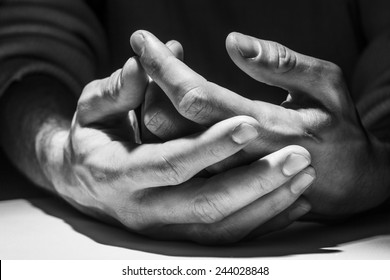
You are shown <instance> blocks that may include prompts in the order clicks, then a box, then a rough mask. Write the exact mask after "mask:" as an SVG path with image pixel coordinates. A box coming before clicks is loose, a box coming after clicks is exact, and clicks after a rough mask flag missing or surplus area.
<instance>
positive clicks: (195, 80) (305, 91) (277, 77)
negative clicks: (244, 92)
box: [131, 31, 389, 216]
mask: <svg viewBox="0 0 390 280" xmlns="http://www.w3.org/2000/svg"><path fill="white" fill-rule="evenodd" d="M131 44H132V47H133V49H134V51H135V52H136V53H137V54H138V55H139V57H140V61H141V64H142V65H143V67H144V69H145V70H146V72H147V73H148V74H149V75H150V76H151V78H152V79H153V80H154V81H155V82H156V83H157V84H158V86H160V87H161V89H162V90H163V91H164V92H165V93H166V95H167V96H168V97H169V100H170V102H171V103H172V104H173V106H174V108H173V106H172V105H171V103H170V102H169V100H167V99H166V98H165V97H164V95H163V94H161V92H159V91H158V90H155V91H154V92H149V93H148V94H147V96H146V97H147V99H146V101H145V104H146V107H145V120H144V121H145V125H146V126H147V128H148V129H149V130H150V131H151V132H152V133H154V134H155V135H157V136H159V137H160V138H162V139H164V140H166V139H170V138H171V137H174V136H176V135H178V134H179V133H180V131H183V130H184V129H185V131H187V132H191V133H193V132H195V131H199V130H201V129H205V127H208V126H209V125H212V124H214V123H216V122H218V121H221V120H223V119H226V118H230V117H233V116H236V115H248V116H251V117H253V118H255V119H256V120H257V121H258V122H259V123H260V127H261V129H260V131H259V133H260V136H259V137H258V138H257V140H256V141H254V142H252V143H251V144H250V145H248V146H247V147H245V148H244V149H243V150H242V151H241V152H239V153H237V154H235V155H234V156H233V157H230V158H229V159H228V160H225V161H224V162H223V163H218V164H217V165H214V166H212V167H211V168H210V167H209V168H208V170H211V171H216V172H220V171H221V170H226V169H228V168H231V167H232V166H237V165H239V164H242V163H244V162H248V161H250V160H253V159H254V158H256V157H258V156H263V155H265V154H268V153H270V152H273V151H276V150H278V149H280V148H281V147H284V146H286V145H291V144H297V145H301V146H303V147H305V148H307V149H308V150H309V151H310V153H311V154H312V156H313V166H314V168H315V169H316V171H317V180H316V182H315V184H314V185H313V187H312V188H310V190H308V191H307V192H306V193H305V195H306V196H307V198H308V199H309V201H310V203H311V204H312V208H313V212H314V213H317V214H324V215H330V216H340V215H343V214H351V213H355V212H359V211H363V210H365V209H369V208H371V207H374V206H377V205H379V204H380V203H382V202H383V201H384V200H385V199H386V198H387V197H388V196H389V188H388V182H389V178H388V177H389V176H388V174H387V173H388V172H387V170H386V168H387V166H389V164H388V159H387V154H388V151H387V148H385V147H384V146H382V145H381V144H380V143H379V142H378V141H376V140H375V139H374V138H373V137H372V136H371V135H370V134H369V133H368V132H367V131H366V130H365V129H364V127H363V126H362V125H361V122H360V119H359V116H358V114H357V112H356V109H355V106H354V104H353V102H352V100H351V97H350V95H349V93H348V89H347V86H346V84H345V82H344V79H343V77H342V73H341V70H340V68H339V67H337V66H336V65H334V64H332V63H330V62H327V61H323V60H319V59H316V58H312V57H308V56H305V55H302V54H299V53H296V52H294V51H292V50H290V49H288V48H286V47H284V46H282V45H280V44H278V43H275V42H270V41H264V40H259V39H256V38H253V37H249V36H245V35H242V34H238V33H232V34H230V35H229V36H228V38H227V41H226V47H227V50H228V53H229V55H230V57H231V58H232V59H233V61H234V62H235V63H236V64H237V65H238V66H239V67H240V68H241V69H242V70H243V71H244V72H246V73H247V74H248V75H250V76H251V77H253V78H254V79H256V80H258V81H260V82H264V83H267V84H269V85H273V86H278V87H281V88H283V89H285V90H287V91H288V92H289V95H288V97H287V99H286V101H285V102H284V103H283V104H282V105H281V106H276V105H272V104H268V103H265V102H261V101H252V100H248V99H246V98H243V97H241V96H240V95H238V94H236V93H234V92H231V91H229V90H227V89H225V88H223V87H220V86H218V85H216V84H213V83H211V82H208V81H207V80H206V79H205V78H203V77H202V76H200V75H199V74H197V73H195V72H194V71H193V70H191V69H190V68H189V67H187V66H186V65H185V64H184V63H182V62H181V61H179V60H178V59H176V58H174V57H173V56H172V55H171V54H170V53H169V52H167V50H166V48H165V47H164V45H162V44H161V42H159V41H158V39H157V38H155V37H154V36H153V35H152V34H150V33H148V32H146V31H139V32H136V33H134V34H133V35H132V37H131ZM155 88H156V87H155ZM157 104H158V106H157ZM200 125H201V126H200ZM202 126H203V128H202ZM180 135H181V134H180Z"/></svg>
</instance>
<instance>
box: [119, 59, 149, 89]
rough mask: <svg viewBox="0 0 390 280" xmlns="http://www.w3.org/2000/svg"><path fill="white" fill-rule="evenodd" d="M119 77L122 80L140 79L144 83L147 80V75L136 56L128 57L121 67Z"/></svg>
mask: <svg viewBox="0 0 390 280" xmlns="http://www.w3.org/2000/svg"><path fill="white" fill-rule="evenodd" d="M121 79H122V81H123V82H126V81H128V80H129V79H130V80H133V79H134V80H136V81H141V82H144V83H145V84H146V82H147V81H148V76H147V75H146V72H145V70H144V68H143V67H142V65H141V63H140V62H139V59H138V57H130V58H129V59H128V60H127V61H126V63H125V64H124V65H123V68H122V76H121Z"/></svg>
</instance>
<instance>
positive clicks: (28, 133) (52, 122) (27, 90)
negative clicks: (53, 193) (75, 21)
mask: <svg viewBox="0 0 390 280" xmlns="http://www.w3.org/2000/svg"><path fill="white" fill-rule="evenodd" d="M67 91H68V90H67V89H66V87H65V86H63V85H62V84H61V83H59V82H57V81H56V80H55V79H53V78H51V77H48V76H42V75H39V76H38V75H34V76H29V77H26V78H25V79H23V80H22V81H21V82H18V83H14V84H13V85H11V86H10V87H9V89H8V90H7V91H6V93H5V96H3V97H2V98H1V99H0V114H1V115H0V129H1V134H0V138H1V139H0V140H1V146H2V148H3V149H4V151H5V152H6V154H7V155H8V157H9V158H10V160H11V161H12V162H13V164H14V165H15V166H16V167H17V168H18V169H19V170H21V171H22V172H23V173H24V174H25V175H26V176H27V177H28V178H29V179H30V180H31V181H33V182H34V183H35V184H37V185H39V186H42V187H44V188H46V189H48V190H54V186H53V182H52V178H49V177H50V176H49V174H48V171H49V168H55V165H54V166H49V165H53V163H55V162H56V161H59V160H61V158H62V155H61V153H62V149H60V148H59V147H53V145H56V143H59V142H60V139H58V138H59V137H65V136H66V134H67V132H68V130H69V127H70V123H71V118H72V115H73V112H74V110H75V104H76V98H75V97H74V95H73V94H71V93H69V92H67ZM53 137H56V138H57V139H56V141H53ZM58 164H59V163H58Z"/></svg>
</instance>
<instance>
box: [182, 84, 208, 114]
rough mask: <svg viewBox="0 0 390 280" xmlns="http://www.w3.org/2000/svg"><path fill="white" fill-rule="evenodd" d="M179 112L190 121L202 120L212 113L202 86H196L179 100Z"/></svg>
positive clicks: (205, 91)
mask: <svg viewBox="0 0 390 280" xmlns="http://www.w3.org/2000/svg"><path fill="white" fill-rule="evenodd" d="M178 107H179V108H178V110H179V112H180V113H181V114H182V115H183V116H184V117H186V118H187V119H191V120H203V119H205V118H206V117H207V116H209V115H210V114H211V112H212V109H213V108H212V106H211V104H210V102H209V100H208V94H207V90H206V89H205V88H204V87H203V86H196V87H194V88H192V89H190V90H188V91H187V92H186V93H185V94H184V96H183V98H182V99H181V100H180V103H179V106H178Z"/></svg>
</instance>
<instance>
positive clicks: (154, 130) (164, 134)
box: [142, 40, 204, 142]
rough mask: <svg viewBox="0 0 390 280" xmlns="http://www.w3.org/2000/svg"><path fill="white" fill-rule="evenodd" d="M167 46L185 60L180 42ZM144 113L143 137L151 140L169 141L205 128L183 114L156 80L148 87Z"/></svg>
mask: <svg viewBox="0 0 390 280" xmlns="http://www.w3.org/2000/svg"><path fill="white" fill-rule="evenodd" d="M166 46H167V47H168V48H169V49H170V51H171V52H172V53H173V54H174V55H175V57H177V58H178V59H180V60H183V47H182V46H181V44H180V43H179V42H177V41H174V40H172V41H169V42H167V43H166ZM142 114H143V122H142V128H143V130H142V132H143V139H144V140H146V141H149V142H160V139H161V140H164V141H168V140H172V139H175V138H179V137H182V136H185V135H190V134H194V133H196V132H200V131H203V130H204V128H203V127H200V126H199V125H198V124H196V123H193V122H191V121H190V120H188V119H186V118H184V117H183V116H181V115H180V114H179V113H178V112H177V110H176V109H175V107H174V106H173V104H172V103H171V101H170V100H169V98H168V97H167V96H166V95H165V93H164V92H163V91H162V90H161V89H160V87H159V86H158V85H157V84H156V83H155V82H154V81H151V82H150V83H149V85H148V88H147V89H146V93H145V102H144V106H143V113H142ZM156 136H157V137H156Z"/></svg>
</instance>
